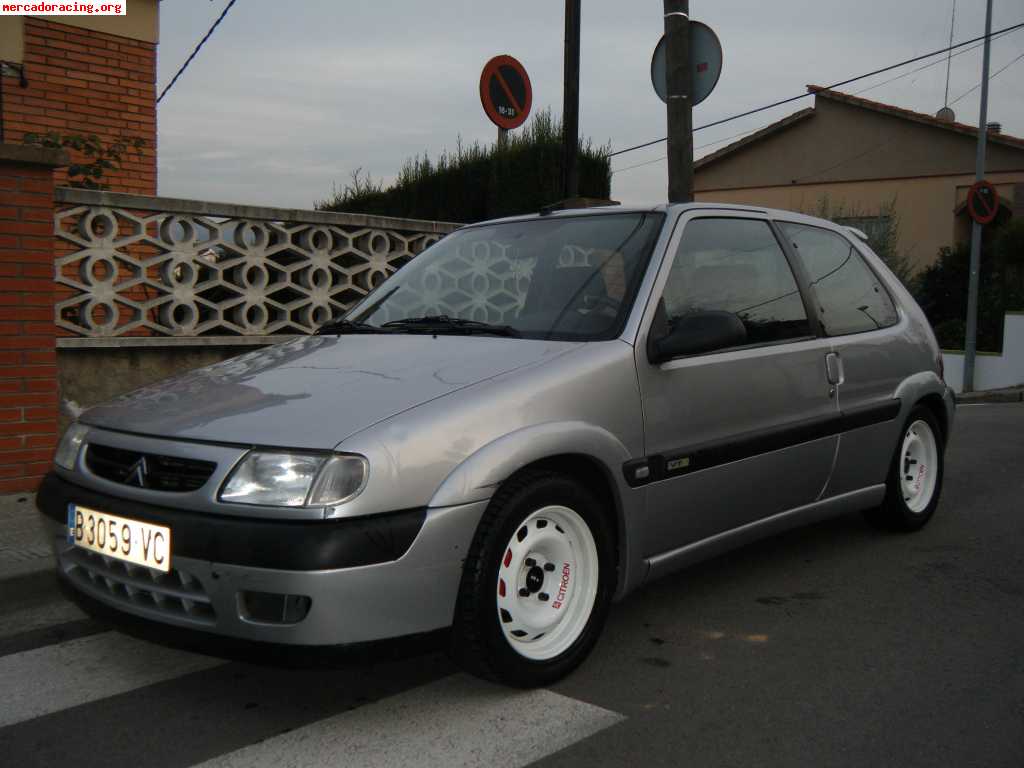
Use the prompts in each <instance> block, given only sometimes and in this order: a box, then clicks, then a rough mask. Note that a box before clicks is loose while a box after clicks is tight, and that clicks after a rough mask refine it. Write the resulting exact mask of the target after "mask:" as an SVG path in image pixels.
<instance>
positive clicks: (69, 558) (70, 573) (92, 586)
mask: <svg viewBox="0 0 1024 768" xmlns="http://www.w3.org/2000/svg"><path fill="white" fill-rule="evenodd" d="M60 560H61V567H62V568H63V570H64V573H65V574H66V575H67V577H68V578H69V579H70V580H71V581H72V582H74V583H75V584H76V585H78V586H79V587H80V588H82V589H83V591H85V592H86V593H87V594H90V593H92V594H94V595H95V596H97V597H101V598H106V599H108V600H112V601H113V602H114V603H117V604H120V605H123V606H124V607H126V608H129V609H130V608H140V609H144V610H148V611H155V612H157V613H159V614H163V615H165V616H172V617H175V618H179V619H188V620H190V621H194V622H198V623H201V624H209V625H213V624H214V623H216V620H217V614H216V612H215V611H214V610H213V605H212V604H211V603H210V598H209V596H208V595H207V594H206V590H204V589H203V585H202V583H201V582H200V581H199V579H197V578H195V577H194V576H191V575H189V574H188V573H186V572H185V571H181V570H178V569H177V568H172V569H171V570H170V571H169V572H168V573H162V572H160V571H154V570H153V569H152V568H144V567H142V566H140V565H132V564H131V563H126V562H124V561H123V560H115V559H113V558H111V557H106V556H105V555H101V554H99V553H97V552H90V551H89V550H87V549H82V548H80V547H72V548H71V549H68V550H67V551H65V552H64V553H63V554H62V555H61V557H60Z"/></svg>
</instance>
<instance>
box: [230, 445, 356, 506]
mask: <svg viewBox="0 0 1024 768" xmlns="http://www.w3.org/2000/svg"><path fill="white" fill-rule="evenodd" d="M367 474H368V466H367V462H366V459H365V458H363V457H362V456H354V455H344V454H335V455H324V454H319V455H318V454H305V453H289V452H284V451H282V452H277V451H250V452H249V453H248V454H247V455H246V457H245V458H244V459H242V461H241V462H239V464H238V466H236V467H235V468H234V470H233V471H232V472H231V475H230V476H229V477H228V479H227V481H226V482H225V483H224V486H223V487H222V488H221V491H220V496H219V498H220V500H221V501H226V502H229V503H232V504H261V505H264V506H270V507H323V506H329V505H332V504H340V503H341V502H343V501H348V500H349V499H351V498H353V497H354V496H356V495H358V494H359V492H360V491H361V490H362V489H363V485H364V484H365V483H366V476H367Z"/></svg>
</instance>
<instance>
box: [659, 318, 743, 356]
mask: <svg viewBox="0 0 1024 768" xmlns="http://www.w3.org/2000/svg"><path fill="white" fill-rule="evenodd" d="M746 341H747V329H746V327H745V326H744V325H743V321H742V320H740V318H739V317H738V316H736V315H734V314H733V313H732V312H723V311H721V310H707V311H700V312H690V313H689V314H686V315H683V316H682V317H679V318H677V319H676V321H675V322H674V323H673V324H672V330H671V331H670V332H669V334H668V335H667V336H663V337H662V338H660V339H658V340H657V341H655V342H654V344H653V345H652V347H651V351H652V353H653V354H652V355H651V362H652V363H663V362H665V361H666V360H671V359H672V358H674V357H682V356H683V355H699V354H701V353H702V352H713V351H714V350H716V349H725V348H727V347H736V346H739V345H740V344H745V343H746Z"/></svg>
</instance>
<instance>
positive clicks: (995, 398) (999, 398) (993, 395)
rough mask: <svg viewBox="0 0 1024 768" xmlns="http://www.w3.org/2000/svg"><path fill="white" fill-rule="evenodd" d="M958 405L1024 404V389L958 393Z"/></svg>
mask: <svg viewBox="0 0 1024 768" xmlns="http://www.w3.org/2000/svg"><path fill="white" fill-rule="evenodd" d="M956 401H957V403H965V404H966V403H1020V402H1024V388H1022V387H1014V388H1013V389H992V390H988V391H987V392H968V393H966V394H964V393H962V392H961V393H958V394H957V396H956Z"/></svg>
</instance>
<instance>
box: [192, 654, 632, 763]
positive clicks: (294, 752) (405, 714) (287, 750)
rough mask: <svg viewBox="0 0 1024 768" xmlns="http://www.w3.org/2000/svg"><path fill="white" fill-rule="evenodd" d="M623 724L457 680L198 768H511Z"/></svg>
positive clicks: (532, 695)
mask: <svg viewBox="0 0 1024 768" xmlns="http://www.w3.org/2000/svg"><path fill="white" fill-rule="evenodd" d="M624 719H625V718H624V717H623V716H622V715H620V714H618V713H616V712H611V711H609V710H607V709H602V708H601V707H596V706H593V705H591V704H586V703H584V702H582V701H577V700H576V699H571V698H568V697H566V696H562V695H560V694H557V693H553V692H552V691H547V690H534V691H519V690H513V689H510V688H505V687H502V686H498V685H493V684H491V683H486V682H483V681H481V680H477V679H475V678H472V677H469V676H468V675H462V674H458V675H453V676H451V677H447V678H445V679H443V680H439V681H438V682H436V683H431V684H429V685H425V686H422V687H420V688H416V689H413V690H411V691H407V692H405V693H401V694H398V695H396V696H392V697H390V698H387V699H383V700H381V701H378V702H375V703H373V704H368V705H366V706H363V707H360V708H358V709H355V710H351V711H349V712H345V713H342V714H340V715H335V716H333V717H329V718H326V719H324V720H320V721H318V722H315V723H311V724H310V725H307V726H304V727H302V728H298V729H296V730H294V731H290V732H288V733H285V734H282V735H280V736H275V737H273V738H271V739H267V740H266V741H264V742H261V743H258V744H253V745H251V746H248V747H244V748H242V749H239V750H236V751H235V752H229V753H227V754H225V755H221V756H220V757H216V758H214V759H213V760H209V761H207V762H205V763H202V764H201V768H243V767H244V768H261V767H263V766H266V768H286V767H287V766H295V767H296V768H297V767H298V766H302V768H319V767H320V766H324V767H326V766H338V765H344V766H346V768H364V767H366V766H395V765H415V766H418V767H420V768H422V766H454V765H460V766H474V765H480V766H489V767H490V766H495V765H501V766H502V768H514V767H515V766H523V765H527V764H529V763H532V762H535V761H536V760H539V759H541V758H542V757H545V756H547V755H550V754H552V753H554V752H557V751H558V750H561V749H564V748H565V747H568V746H570V745H571V744H575V743H576V742H578V741H580V740H582V739H585V738H587V737H589V736H592V735H594V734H595V733H597V732H598V731H602V730H604V729H605V728H609V727H611V726H613V725H615V724H616V723H619V722H621V721H622V720H624Z"/></svg>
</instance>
